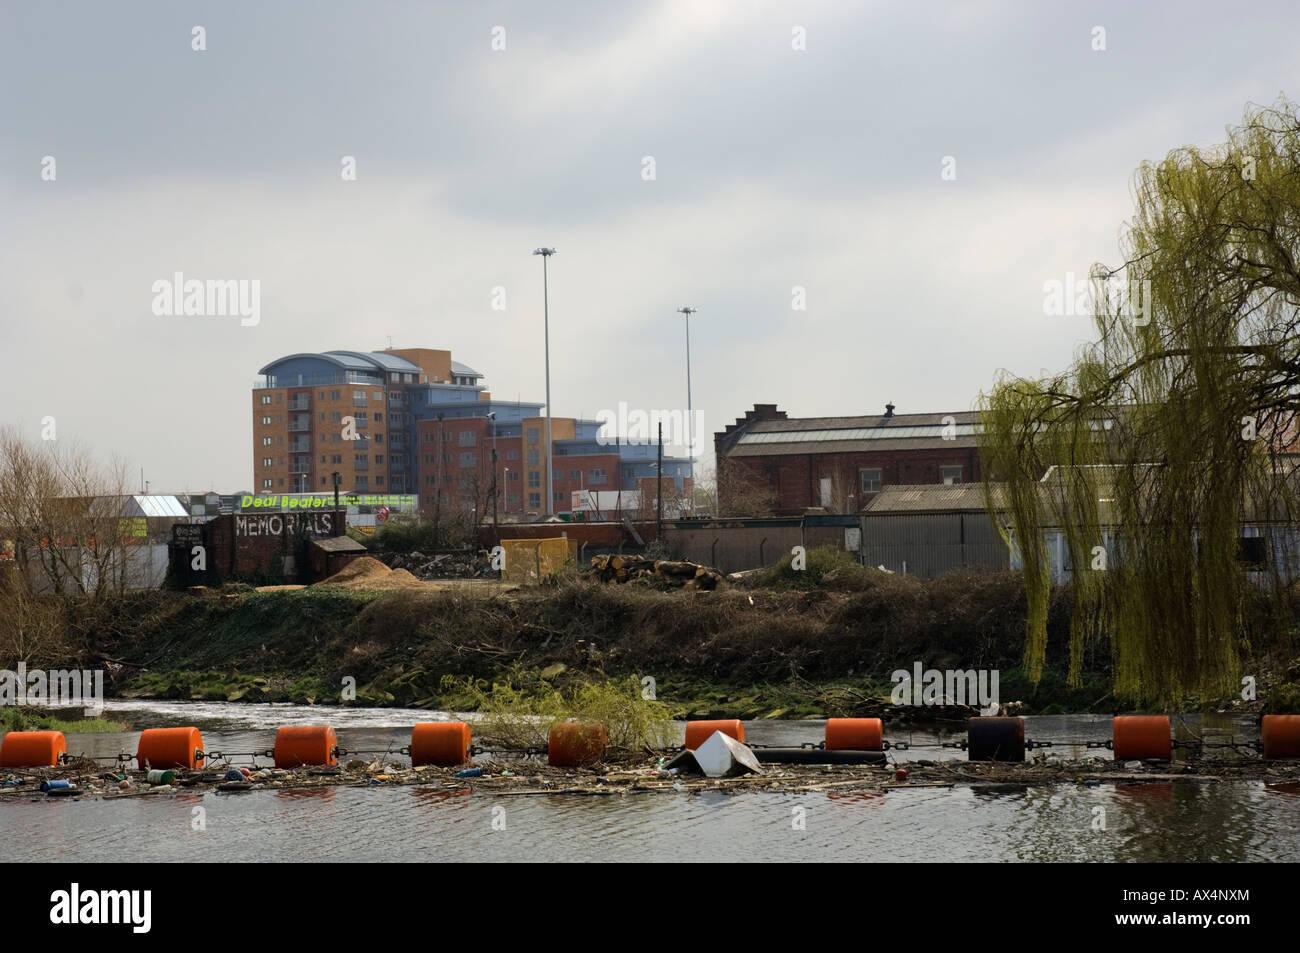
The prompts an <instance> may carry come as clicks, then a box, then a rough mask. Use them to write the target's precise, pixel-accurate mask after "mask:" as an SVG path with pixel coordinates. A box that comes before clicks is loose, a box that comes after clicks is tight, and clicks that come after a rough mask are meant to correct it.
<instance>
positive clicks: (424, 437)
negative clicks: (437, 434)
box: [420, 430, 433, 443]
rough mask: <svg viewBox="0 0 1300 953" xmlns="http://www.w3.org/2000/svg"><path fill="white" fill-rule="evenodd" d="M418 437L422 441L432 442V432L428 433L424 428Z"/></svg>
mask: <svg viewBox="0 0 1300 953" xmlns="http://www.w3.org/2000/svg"><path fill="white" fill-rule="evenodd" d="M420 439H421V441H422V442H423V443H433V434H431V433H429V432H428V431H427V430H426V431H425V432H424V433H422V434H421V435H420Z"/></svg>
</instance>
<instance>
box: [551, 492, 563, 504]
mask: <svg viewBox="0 0 1300 953" xmlns="http://www.w3.org/2000/svg"><path fill="white" fill-rule="evenodd" d="M552 495H553V496H554V497H555V502H556V503H563V502H564V494H563V493H561V492H560V491H559V490H556V491H555V493H554V494H552Z"/></svg>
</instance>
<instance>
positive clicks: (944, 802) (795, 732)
mask: <svg viewBox="0 0 1300 953" xmlns="http://www.w3.org/2000/svg"><path fill="white" fill-rule="evenodd" d="M106 717H109V718H112V719H114V720H117V721H124V722H126V723H128V724H130V725H131V726H132V728H133V729H135V730H133V731H131V732H126V733H122V734H89V735H69V736H68V750H69V752H70V753H73V754H87V755H96V756H101V755H108V756H111V755H114V754H117V753H118V752H119V751H124V752H131V753H133V752H134V750H135V742H136V738H137V737H138V731H139V729H142V728H150V727H168V726H174V725H195V726H197V727H198V728H199V729H200V730H201V731H202V732H203V740H204V744H205V747H207V748H208V749H209V750H223V751H226V752H251V751H258V750H266V749H268V748H270V747H272V745H273V743H274V738H275V729H276V728H278V727H279V726H280V725H289V724H332V725H334V727H335V728H336V729H337V730H338V733H339V743H340V745H341V746H343V747H345V748H350V749H352V750H367V749H389V748H391V749H393V750H394V751H395V750H396V749H397V748H400V747H402V746H404V745H406V744H407V743H408V742H409V740H410V726H411V725H413V724H415V723H416V722H419V721H433V720H438V719H440V718H450V717H451V716H450V715H446V714H439V713H432V712H428V711H424V710H406V709H391V708H390V709H359V708H350V709H322V708H311V707H305V706H295V705H241V704H228V703H208V702H149V701H118V702H108V704H107V711H106ZM1252 722H1253V720H1252V719H1248V718H1236V717H1235V716H1234V717H1219V718H1217V719H1213V720H1212V721H1210V722H1203V721H1202V720H1201V719H1200V718H1198V717H1196V716H1187V717H1186V719H1185V724H1183V725H1180V726H1179V728H1178V732H1177V735H1178V736H1180V737H1189V736H1190V735H1187V734H1184V732H1194V733H1197V734H1200V733H1201V732H1203V731H1206V730H1207V729H1209V730H1214V731H1218V732H1223V733H1224V734H1222V735H1218V736H1216V737H1226V736H1227V734H1235V737H1236V739H1237V740H1244V741H1251V740H1254V739H1256V738H1257V737H1258V734H1257V731H1256V729H1255V726H1254V724H1253V723H1252ZM745 731H746V738H747V740H749V741H753V742H755V743H759V744H769V745H798V744H799V743H800V742H804V741H819V740H821V738H822V733H823V723H822V722H819V721H785V722H782V721H759V722H747V723H746V725H745ZM1026 735H1027V736H1028V737H1030V738H1032V739H1036V740H1040V741H1041V740H1051V741H1053V742H1054V743H1055V747H1053V748H1051V749H1049V751H1050V753H1051V754H1052V755H1053V756H1055V755H1057V754H1059V755H1061V756H1063V757H1067V758H1081V757H1085V756H1088V755H1090V754H1091V755H1094V756H1095V755H1098V754H1100V756H1101V757H1103V758H1106V757H1109V752H1107V751H1105V750H1102V751H1101V752H1097V751H1091V752H1089V751H1088V750H1086V749H1085V748H1084V747H1083V743H1084V742H1085V741H1087V740H1089V739H1095V740H1105V739H1106V738H1108V737H1109V736H1110V719H1109V718H1108V717H1105V716H1089V715H1067V716H1041V717H1029V718H1026ZM886 737H887V738H889V739H890V740H891V741H905V740H911V741H914V742H918V743H920V742H935V741H941V740H949V739H959V738H960V737H961V734H952V735H949V734H936V733H933V732H931V733H926V732H921V731H917V732H911V733H908V734H903V735H899V734H898V733H896V732H895V733H891V732H889V731H888V730H887V731H886ZM892 754H893V757H894V759H895V760H897V761H899V762H905V761H907V760H912V759H928V760H935V759H937V758H941V757H954V758H964V757H965V755H964V753H962V752H960V751H955V750H951V749H920V750H914V751H899V752H893V753H892ZM237 760H243V759H237ZM391 760H395V761H399V762H400V761H402V760H403V759H402V758H401V756H399V755H394V757H393V758H392V759H391ZM195 807H202V808H203V815H204V825H203V828H204V829H202V830H195V829H194V828H195V825H194V824H193V823H192V821H193V818H194V817H195V812H194V808H195ZM1098 808H1100V809H1101V811H1098V810H1097V809H1098ZM34 834H35V835H36V836H34ZM0 843H3V844H4V848H5V854H6V860H7V861H23V860H56V861H76V862H90V861H141V862H156V861H334V860H361V861H434V860H436V861H456V860H482V861H519V860H523V861H586V860H604V861H611V860H612V861H619V860H644V861H679V860H714V861H716V860H722V861H731V860H735V861H825V860H835V861H906V862H917V861H1190V862H1217V863H1222V862H1236V861H1259V860H1296V859H1297V858H1300V786H1297V785H1273V786H1268V785H1265V784H1264V783H1262V782H1255V781H1224V782H1219V783H1212V784H1195V783H1179V784H1163V783H1149V784H1141V785H1136V784H1133V785H1113V784H1103V785H1101V786H1099V787H1092V788H1090V787H1083V786H1077V785H1073V784H1068V785H1055V786H1042V787H1030V786H1026V787H1016V786H1004V787H998V788H988V789H981V788H970V787H964V786H962V787H955V788H951V789H948V788H911V789H902V790H895V791H890V792H888V793H884V794H843V793H841V794H835V793H832V792H826V793H819V794H809V793H800V794H776V793H755V794H738V795H732V794H696V795H691V794H686V793H680V794H678V793H644V794H635V795H628V796H623V797H618V796H609V797H582V796H551V797H510V798H496V797H491V796H488V795H475V794H472V793H468V792H455V793H448V792H444V791H436V790H433V789H431V788H421V787H399V788H392V787H388V788H384V787H374V788H360V787H338V788H317V789H312V790H308V791H297V792H295V791H286V790H273V791H260V792H251V793H246V794H237V795H229V794H227V795H218V794H214V793H207V794H202V795H194V794H178V795H176V796H174V797H167V796H158V797H148V798H123V799H120V800H107V801H104V800H90V799H83V800H75V801H74V800H70V799H53V798H51V799H46V800H33V801H27V800H23V801H18V802H12V801H11V802H6V803H4V804H0Z"/></svg>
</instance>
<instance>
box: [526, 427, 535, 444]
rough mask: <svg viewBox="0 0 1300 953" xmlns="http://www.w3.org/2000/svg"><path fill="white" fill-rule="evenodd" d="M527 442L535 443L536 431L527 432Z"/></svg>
mask: <svg viewBox="0 0 1300 953" xmlns="http://www.w3.org/2000/svg"><path fill="white" fill-rule="evenodd" d="M528 442H529V443H537V431H536V430H529V431H528Z"/></svg>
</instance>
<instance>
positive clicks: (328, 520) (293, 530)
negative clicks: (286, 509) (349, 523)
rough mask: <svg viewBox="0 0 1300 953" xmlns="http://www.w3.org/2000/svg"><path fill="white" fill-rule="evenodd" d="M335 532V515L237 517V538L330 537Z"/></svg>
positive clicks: (270, 514) (283, 514) (305, 514)
mask: <svg viewBox="0 0 1300 953" xmlns="http://www.w3.org/2000/svg"><path fill="white" fill-rule="evenodd" d="M333 532H334V514H333V513H260V514H258V515H256V516H250V515H243V514H238V515H236V516H235V536H236V537H240V536H283V535H285V534H286V533H287V534H289V535H291V536H297V535H299V534H307V535H312V536H329V535H331V534H332V533H333Z"/></svg>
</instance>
